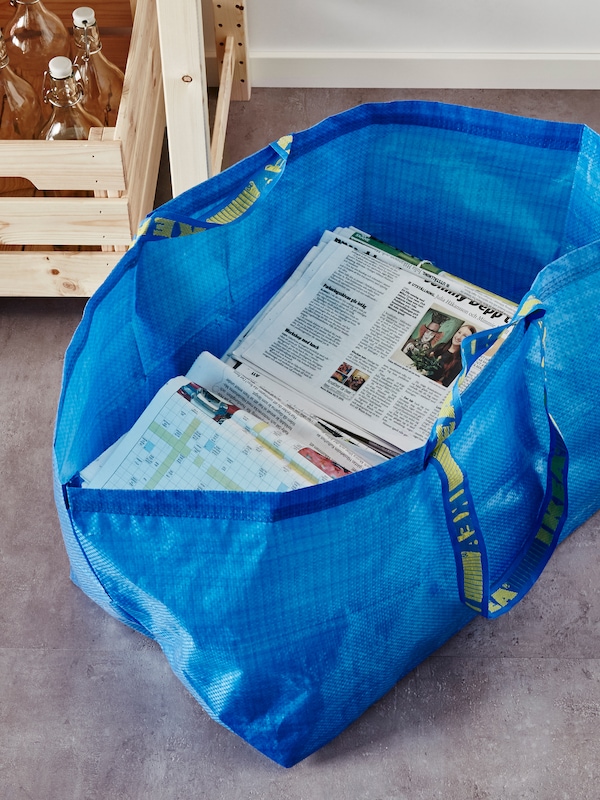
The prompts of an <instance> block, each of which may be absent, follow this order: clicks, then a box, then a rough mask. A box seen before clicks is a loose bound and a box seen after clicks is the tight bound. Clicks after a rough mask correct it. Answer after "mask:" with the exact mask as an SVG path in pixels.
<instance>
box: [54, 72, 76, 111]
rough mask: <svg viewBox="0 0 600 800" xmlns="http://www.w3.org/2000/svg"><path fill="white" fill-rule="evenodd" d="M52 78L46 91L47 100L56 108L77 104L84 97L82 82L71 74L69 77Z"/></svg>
mask: <svg viewBox="0 0 600 800" xmlns="http://www.w3.org/2000/svg"><path fill="white" fill-rule="evenodd" d="M49 78H50V88H49V89H48V90H47V91H46V94H45V100H46V102H48V103H50V104H51V105H53V106H56V108H69V107H71V106H76V105H77V103H79V101H80V100H81V99H82V98H83V89H82V87H81V84H80V83H78V82H77V81H76V80H75V77H74V76H73V75H71V76H70V77H68V78H53V77H52V76H51V75H50V76H49Z"/></svg>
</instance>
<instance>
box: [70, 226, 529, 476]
mask: <svg viewBox="0 0 600 800" xmlns="http://www.w3.org/2000/svg"><path fill="white" fill-rule="evenodd" d="M515 308H516V306H515V304H513V303H511V302H509V301H507V300H505V299H503V298H501V297H498V296H497V295H494V294H491V293H490V292H487V291H486V290H484V289H482V288H481V287H477V286H475V285H473V284H470V283H468V282H466V281H464V280H462V279H460V278H458V277H456V276H454V275H451V274H449V273H446V272H443V271H441V270H439V269H438V268H436V267H435V266H434V265H433V264H432V263H431V262H429V261H419V260H418V259H416V258H414V257H412V256H410V255H408V254H406V253H404V252H402V251H399V250H395V249H394V248H392V247H390V246H389V245H387V244H384V243H382V242H379V241H377V240H376V239H374V238H372V237H371V236H369V235H368V234H366V233H364V232H362V231H359V230H357V229H356V228H337V229H336V230H335V231H326V232H325V233H324V234H323V236H322V238H321V241H320V242H319V243H318V244H317V245H316V246H315V247H313V248H312V249H311V250H310V251H309V252H308V253H307V255H306V257H305V258H304V259H303V261H302V262H301V263H300V265H299V266H298V268H297V269H296V270H295V271H294V273H293V275H292V276H291V278H290V279H289V280H288V281H287V282H286V283H285V284H284V285H283V286H282V288H281V289H280V290H279V292H277V293H276V294H275V295H274V297H273V298H272V299H271V301H270V302H269V303H268V304H267V305H266V306H265V307H264V308H263V309H262V310H261V311H260V313H259V314H258V315H257V316H256V317H255V318H254V319H253V320H252V321H251V323H250V324H249V325H248V326H247V327H246V328H245V329H244V331H242V333H241V334H240V335H239V336H238V338H237V339H236V340H235V341H234V342H233V343H232V345H231V346H230V348H229V350H228V351H227V353H225V355H224V356H223V357H222V359H218V358H216V357H215V356H214V355H212V354H210V353H207V352H205V353H201V354H200V355H199V356H198V358H197V359H196V361H195V362H194V364H193V365H192V367H191V368H190V370H189V371H188V373H187V375H186V376H179V377H177V378H174V379H172V380H171V381H169V382H168V383H167V384H166V385H165V386H163V387H162V389H161V390H160V391H159V392H158V394H157V395H156V396H155V398H154V399H153V400H152V401H151V403H150V404H149V406H148V407H147V408H146V409H145V411H144V412H143V414H142V415H141V417H140V418H139V419H138V420H137V422H136V423H135V425H134V426H133V428H132V429H131V430H130V431H128V432H127V433H126V434H125V435H124V436H122V437H121V439H119V440H118V442H116V443H115V444H114V445H113V446H112V447H111V448H109V450H108V451H106V452H105V453H103V454H102V455H101V456H100V457H99V458H98V459H97V460H96V461H94V462H93V463H92V464H90V465H89V467H87V468H86V469H85V470H83V471H82V472H81V480H82V485H83V486H86V487H90V488H123V489H128V488H131V489H136V488H146V489H151V488H154V489H168V488H177V489H205V490H238V491H290V490H293V489H297V488H302V487H304V486H309V485H313V484H315V483H320V482H324V481H328V480H332V479H334V478H337V477H342V476H343V475H347V474H349V473H351V472H354V471H357V470H361V469H365V468H367V467H369V466H373V465H375V464H377V463H380V462H381V461H382V460H385V459H386V458H389V457H392V456H395V455H398V454H400V453H402V452H405V451H408V450H411V449H414V448H416V447H419V446H421V445H422V444H424V442H425V441H426V440H427V438H428V436H429V433H430V430H431V427H432V425H433V423H434V422H435V419H436V417H437V415H438V413H439V410H440V408H441V406H442V404H443V401H444V398H445V397H446V395H447V393H448V391H449V387H450V386H451V385H452V383H453V382H454V381H455V380H456V379H457V376H458V374H459V373H460V371H461V367H462V364H461V348H460V344H461V342H462V340H463V339H465V338H466V337H467V336H470V335H471V334H473V333H475V332H477V331H482V330H486V329H491V328H493V327H496V326H498V325H504V324H506V323H508V322H509V321H510V319H511V318H512V315H513V313H514V311H515ZM490 357H491V355H483V356H481V357H480V358H479V359H478V360H477V361H476V362H475V363H474V364H473V366H472V367H471V370H470V372H469V376H468V377H469V380H472V379H473V378H476V376H477V374H479V372H480V371H481V369H482V368H483V367H484V366H485V363H486V362H487V361H488V360H489V358H490Z"/></svg>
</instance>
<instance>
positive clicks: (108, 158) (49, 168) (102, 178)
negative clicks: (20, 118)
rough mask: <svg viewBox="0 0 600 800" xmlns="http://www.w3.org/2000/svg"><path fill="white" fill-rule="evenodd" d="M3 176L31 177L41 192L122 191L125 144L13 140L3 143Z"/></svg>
mask: <svg viewBox="0 0 600 800" xmlns="http://www.w3.org/2000/svg"><path fill="white" fill-rule="evenodd" d="M0 176H2V177H6V178H17V177H18V178H28V179H29V180H30V181H31V182H32V183H34V184H35V185H36V186H37V187H38V189H73V190H77V189H81V190H87V191H92V190H94V189H110V190H122V189H124V188H125V175H124V172H123V163H122V158H121V143H120V142H117V141H113V142H90V141H87V142H81V141H57V142H34V141H27V142H22V141H10V140H4V141H2V142H1V143H0Z"/></svg>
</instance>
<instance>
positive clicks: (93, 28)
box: [73, 23, 102, 58]
mask: <svg viewBox="0 0 600 800" xmlns="http://www.w3.org/2000/svg"><path fill="white" fill-rule="evenodd" d="M73 42H74V44H75V46H76V47H77V48H78V49H79V50H81V51H82V57H83V58H89V57H90V56H93V55H94V53H97V52H99V51H100V50H102V42H101V41H100V32H99V30H98V25H97V24H96V23H93V24H92V25H87V26H86V27H85V28H76V27H74V28H73Z"/></svg>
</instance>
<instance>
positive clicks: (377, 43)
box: [202, 0, 600, 89]
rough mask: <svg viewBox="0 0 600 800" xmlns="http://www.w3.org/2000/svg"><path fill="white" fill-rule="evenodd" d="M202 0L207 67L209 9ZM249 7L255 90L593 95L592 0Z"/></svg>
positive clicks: (327, 1)
mask: <svg viewBox="0 0 600 800" xmlns="http://www.w3.org/2000/svg"><path fill="white" fill-rule="evenodd" d="M241 1H243V0H241ZM202 2H203V5H204V12H205V16H204V25H205V41H206V49H207V55H208V56H209V64H210V61H211V60H212V59H211V58H210V57H211V56H213V54H214V43H213V31H212V7H211V3H210V0H202ZM246 9H247V14H248V28H249V36H248V40H249V54H250V66H251V80H252V85H254V86H287V87H355V88H365V87H380V88H388V87H398V88H530V89H538V88H556V89H600V3H599V2H598V0H594V1H593V2H592V0H504V2H502V3H499V2H492V0H455V1H454V2H450V0H413V2H411V3H409V2H407V0H246ZM213 70H214V67H213V69H211V72H213ZM213 74H214V72H213Z"/></svg>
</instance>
